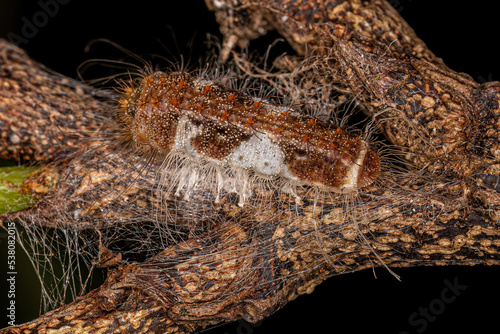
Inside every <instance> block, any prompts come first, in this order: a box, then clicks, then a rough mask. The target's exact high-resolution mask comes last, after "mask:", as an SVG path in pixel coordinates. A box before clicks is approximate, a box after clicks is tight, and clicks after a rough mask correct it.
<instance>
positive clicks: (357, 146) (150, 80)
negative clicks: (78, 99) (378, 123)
mask: <svg viewBox="0 0 500 334" xmlns="http://www.w3.org/2000/svg"><path fill="white" fill-rule="evenodd" d="M120 106H121V107H120V108H119V112H118V115H119V118H120V119H121V121H122V122H123V123H124V125H125V128H126V129H125V131H126V135H127V136H128V138H129V139H131V140H132V141H133V143H135V144H136V145H137V146H138V147H142V148H145V149H146V150H151V149H152V150H153V151H154V152H156V153H160V154H165V155H168V156H170V157H171V156H173V155H176V156H183V157H186V158H187V159H191V160H193V161H195V160H198V162H199V163H200V164H201V165H204V164H212V165H214V166H216V168H215V169H216V180H217V181H216V183H217V198H219V196H220V192H221V191H222V190H225V191H226V192H234V193H237V194H238V195H239V197H240V202H239V204H240V205H243V204H244V203H245V200H246V198H247V197H249V196H251V183H252V182H251V181H250V173H252V175H255V176H257V177H260V178H263V179H277V178H280V179H282V180H286V181H289V182H290V184H296V185H312V186H317V187H320V188H322V189H324V190H327V191H332V192H336V193H349V192H352V191H355V190H357V189H360V188H363V187H365V186H367V185H369V184H371V183H372V182H373V181H374V180H375V179H376V178H377V176H378V175H379V173H380V158H379V156H378V155H377V153H376V152H375V151H373V150H372V149H370V147H369V145H368V143H367V142H366V141H364V140H362V139H361V138H359V137H355V136H352V135H350V134H348V133H347V132H346V131H343V130H342V128H338V127H332V126H331V125H330V124H329V123H327V122H324V121H322V120H320V119H318V118H313V117H310V116H306V115H304V114H301V113H299V112H297V111H294V110H292V109H291V108H285V107H279V106H275V105H273V104H271V103H269V102H266V101H264V100H262V99H257V98H253V97H250V96H248V95H246V94H245V93H243V92H241V91H235V90H230V89H226V88H224V87H222V86H221V85H220V84H218V83H216V82H214V81H209V80H205V79H202V78H199V77H196V76H194V75H190V74H188V73H186V72H174V73H172V74H167V73H165V72H155V73H153V74H151V75H148V76H145V77H144V78H143V79H142V82H141V83H140V84H139V86H138V87H136V88H133V87H127V88H126V89H125V94H124V95H123V98H122V100H121V101H120ZM224 169H225V170H229V171H230V173H229V174H231V175H233V177H232V182H227V181H225V177H226V176H227V175H228V173H227V172H224ZM181 174H182V176H180V177H179V179H178V184H177V189H176V194H177V195H179V194H180V192H181V191H182V190H183V188H184V190H185V194H184V196H185V198H186V199H189V196H190V191H189V187H190V186H189V185H191V186H192V185H194V184H195V183H196V182H197V181H198V179H199V178H200V175H196V172H192V171H190V172H185V173H181ZM235 175H237V176H235ZM292 192H293V191H292Z"/></svg>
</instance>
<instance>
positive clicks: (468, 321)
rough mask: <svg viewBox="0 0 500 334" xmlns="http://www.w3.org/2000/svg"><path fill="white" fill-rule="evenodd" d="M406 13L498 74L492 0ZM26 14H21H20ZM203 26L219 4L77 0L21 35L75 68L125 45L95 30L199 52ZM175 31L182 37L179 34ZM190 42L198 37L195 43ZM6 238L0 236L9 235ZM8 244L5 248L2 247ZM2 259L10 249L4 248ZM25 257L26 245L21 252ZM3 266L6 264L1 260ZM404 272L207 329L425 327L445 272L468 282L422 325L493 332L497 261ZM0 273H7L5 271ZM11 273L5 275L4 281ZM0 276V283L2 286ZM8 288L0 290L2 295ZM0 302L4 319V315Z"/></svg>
mask: <svg viewBox="0 0 500 334" xmlns="http://www.w3.org/2000/svg"><path fill="white" fill-rule="evenodd" d="M393 3H394V4H395V7H397V8H399V11H400V13H401V15H402V16H403V17H404V18H405V19H406V20H407V21H408V22H409V23H410V25H411V26H412V27H413V28H414V29H415V30H416V32H417V34H418V35H419V36H420V37H421V38H422V39H423V40H424V41H425V42H426V43H427V44H428V46H429V47H430V49H431V50H433V51H434V52H435V53H436V54H437V55H438V56H440V57H442V58H443V59H444V60H445V62H446V64H447V65H448V66H449V67H451V68H452V69H454V70H456V71H460V72H466V73H468V74H470V75H471V76H472V77H473V78H474V79H475V80H476V81H479V82H484V81H491V80H496V79H500V68H499V65H498V61H497V58H498V54H497V52H496V48H497V39H498V37H497V34H498V28H497V22H498V18H497V11H496V8H493V7H492V6H493V5H492V3H491V2H486V1H476V2H473V3H471V2H467V6H460V5H458V2H456V1H440V2H439V5H436V2H435V1H430V0H425V1H424V0H413V1H410V0H400V1H399V4H398V3H396V1H394V2H393ZM40 10H41V7H40V5H39V4H38V3H37V1H9V0H5V1H3V0H0V37H6V36H8V34H9V33H11V35H10V36H12V33H15V34H17V35H22V27H23V24H24V22H25V21H26V19H27V20H28V21H31V22H32V20H33V16H34V15H35V14H36V13H37V12H38V11H40ZM23 17H24V18H25V20H24V21H23V19H22V18H23ZM206 33H211V34H213V35H216V36H220V34H219V31H218V26H217V24H216V22H215V20H214V16H213V14H212V13H210V12H208V11H207V10H206V8H205V5H204V3H203V1H201V0H197V1H194V0H190V1H186V0H184V1H150V0H142V1H136V2H133V4H132V5H126V4H124V2H122V1H115V0H108V1H105V2H104V1H97V0H87V1H83V0H71V1H69V2H68V3H67V4H65V5H61V6H60V8H59V9H58V11H57V13H56V15H54V17H51V18H50V19H49V20H48V21H47V23H46V24H45V25H44V26H43V27H40V28H39V29H38V32H37V33H36V34H35V35H34V36H33V37H32V38H29V40H28V41H27V43H23V44H21V47H23V48H24V49H25V50H27V51H28V53H29V54H30V55H31V56H32V57H33V58H34V59H36V60H37V61H39V62H41V63H43V64H45V65H47V66H48V67H50V68H52V69H53V70H55V71H57V72H61V73H63V74H65V75H67V76H69V77H76V69H77V67H78V65H79V64H81V63H82V62H83V61H85V60H87V59H90V58H94V57H98V58H104V59H117V58H119V57H122V56H123V54H120V53H119V52H117V50H116V49H113V48H111V47H109V45H107V46H106V45H102V44H101V45H96V46H94V47H93V48H92V50H91V51H90V52H89V53H84V48H85V46H86V44H87V43H88V42H89V41H91V40H92V39H96V38H107V39H110V40H111V41H113V42H116V43H118V44H120V45H122V46H124V47H126V48H128V49H129V50H131V51H132V52H135V53H137V54H140V55H145V54H158V55H165V56H169V54H174V55H177V56H178V55H179V54H182V55H184V57H185V58H186V59H192V60H194V63H196V59H198V57H199V56H200V55H201V54H203V52H204V50H205V47H204V41H205V39H206V38H205V37H206ZM172 36H175V40H176V42H174V38H173V37H172ZM275 37H277V35H272V34H271V36H268V37H265V38H263V39H262V40H261V41H258V42H255V43H253V44H252V45H251V48H263V47H265V45H267V44H269V42H271V41H272V40H273V39H274V38H275ZM189 45H191V46H189ZM4 240H5V239H0V242H2V243H3V241H4ZM3 249H4V248H3V246H2V252H3ZM0 259H1V260H2V263H1V264H0V268H5V266H4V263H5V262H4V261H3V259H4V254H1V256H0ZM18 261H21V255H19V260H18ZM1 270H2V271H4V270H5V269H1ZM23 270H24V272H20V273H19V275H18V277H17V288H18V292H19V295H18V299H17V319H18V322H24V321H27V320H30V319H32V318H34V317H36V316H37V313H36V312H37V310H38V306H37V305H38V300H39V297H38V295H37V294H36V293H37V292H36V291H37V290H36V285H37V284H38V282H37V280H36V278H35V276H34V273H32V272H29V271H28V269H23ZM395 271H396V272H397V273H398V274H399V275H400V276H401V277H402V280H403V281H402V282H398V281H396V280H395V279H394V278H393V277H392V276H390V275H389V274H388V273H387V272H386V271H385V270H383V269H380V268H379V269H376V273H377V276H378V278H377V279H375V278H374V275H373V273H372V271H369V270H367V271H364V272H359V273H354V274H348V275H343V276H339V277H334V278H330V279H329V280H327V281H326V282H325V283H323V284H321V285H320V286H319V287H317V288H316V290H315V291H314V293H313V294H311V295H306V296H301V297H299V298H298V299H297V300H295V301H294V302H292V303H289V304H288V305H287V306H286V307H285V308H284V309H282V310H280V311H278V312H277V313H276V314H274V315H273V316H271V317H269V318H267V319H265V320H264V322H263V323H262V324H260V325H258V326H250V325H247V324H245V325H244V324H243V323H241V322H240V323H238V322H236V323H232V324H229V325H225V326H221V327H218V328H215V329H212V330H210V331H209V332H210V333H228V334H233V333H234V334H237V333H238V334H239V333H256V334H264V333H298V332H301V331H308V332H309V331H310V332H332V333H333V332H344V331H349V332H352V333H364V332H373V333H382V332H383V333H400V332H402V331H405V330H406V331H408V332H410V333H419V332H422V331H417V330H422V329H423V328H422V327H421V326H420V325H419V326H412V325H411V324H410V323H409V321H408V318H409V316H410V315H411V314H412V313H413V312H418V311H419V307H428V305H429V304H430V303H433V301H435V300H436V299H440V298H441V297H440V296H441V292H442V290H443V289H444V288H445V284H444V283H443V281H444V280H446V279H447V280H448V281H450V282H453V281H454V280H455V279H456V280H457V281H458V283H459V284H461V285H465V286H467V288H466V289H465V290H464V291H462V293H461V295H460V296H458V297H457V298H456V300H455V301H454V302H452V303H450V304H446V305H445V309H444V311H443V312H442V313H441V314H439V315H438V316H437V317H436V319H435V320H433V321H432V322H428V323H427V324H428V326H427V328H425V330H424V331H423V332H425V333H448V332H450V333H451V332H455V333H460V332H465V331H469V330H474V331H475V332H486V331H489V330H490V329H495V328H497V327H498V326H495V325H496V324H497V323H498V321H497V316H498V311H499V309H500V307H499V306H498V300H499V299H500V289H499V288H498V282H499V279H500V269H499V268H498V267H483V266H476V267H442V268H409V269H396V270H395ZM0 277H1V276H0ZM4 282H5V281H4V280H2V284H3V283H4ZM2 284H0V286H2ZM3 291H4V289H1V291H0V293H2V296H0V299H4V298H5V297H4V295H3V294H4V292H3ZM2 314H3V309H2V311H0V316H1V317H0V326H4V325H5V324H6V321H5V317H3V316H2Z"/></svg>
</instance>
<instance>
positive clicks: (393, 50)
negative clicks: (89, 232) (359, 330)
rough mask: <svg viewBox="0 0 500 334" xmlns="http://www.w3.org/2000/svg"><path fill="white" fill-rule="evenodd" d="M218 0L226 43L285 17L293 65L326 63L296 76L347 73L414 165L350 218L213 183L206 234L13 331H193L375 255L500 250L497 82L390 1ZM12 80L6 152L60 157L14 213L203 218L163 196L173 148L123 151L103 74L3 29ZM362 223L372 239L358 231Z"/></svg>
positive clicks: (442, 261) (277, 300)
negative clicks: (38, 49)
mask: <svg viewBox="0 0 500 334" xmlns="http://www.w3.org/2000/svg"><path fill="white" fill-rule="evenodd" d="M208 5H209V7H210V8H212V9H213V10H215V12H216V15H217V18H218V20H219V22H220V23H221V29H222V31H223V33H224V35H225V37H226V40H225V46H226V49H225V50H224V52H225V55H226V56H229V54H230V49H231V48H232V47H233V46H234V45H244V44H245V43H246V41H247V40H249V39H252V38H256V37H258V36H260V35H262V34H263V33H265V31H266V30H267V29H271V28H273V29H277V30H278V32H279V33H280V34H281V35H282V36H284V37H285V38H286V39H287V41H288V42H289V43H290V44H291V45H292V46H293V47H294V48H295V49H296V50H297V54H298V57H295V58H290V59H289V60H287V61H288V62H282V63H281V65H282V67H283V68H284V70H285V71H286V70H287V69H288V70H289V71H292V69H295V68H297V67H300V66H303V64H304V61H306V62H307V61H309V60H308V59H313V61H314V64H315V65H316V66H314V68H313V69H311V71H304V72H301V73H299V74H298V75H303V77H301V78H299V79H300V80H297V82H300V84H301V85H302V87H311V86H318V85H321V84H324V83H325V80H332V79H333V80H335V81H336V82H338V83H339V84H340V85H341V86H342V88H339V90H340V91H341V92H342V94H345V95H355V96H356V98H357V101H358V102H359V104H360V105H362V106H363V107H364V110H365V111H366V113H367V114H369V115H371V117H373V118H374V119H375V121H377V122H378V124H380V126H381V128H382V130H383V132H384V134H385V135H386V137H387V139H388V140H389V141H390V142H391V143H392V144H394V145H396V147H397V150H398V151H399V152H402V155H403V156H404V158H405V159H406V162H407V167H406V168H407V169H408V170H407V171H406V172H399V173H395V172H394V171H393V170H391V169H390V168H388V170H387V171H386V172H385V173H384V176H383V177H382V178H381V179H380V180H379V181H378V182H376V183H375V184H374V185H373V186H371V187H369V188H367V189H365V190H363V191H362V192H360V194H359V201H358V202H357V203H358V204H357V207H356V210H357V211H358V212H362V214H360V215H359V216H358V217H356V219H354V218H353V217H351V216H348V217H347V221H346V216H345V215H344V214H342V203H341V202H336V201H327V202H325V203H321V204H322V208H321V211H320V215H319V214H318V213H317V212H316V211H315V208H314V207H313V205H311V203H313V199H311V198H307V196H311V195H310V194H307V193H305V194H301V195H303V196H304V203H303V204H298V207H299V208H300V210H295V211H290V210H286V209H285V208H284V206H283V205H282V204H283V202H278V201H276V202H273V200H272V198H269V199H266V200H267V202H268V203H271V204H269V206H267V207H266V210H264V211H255V210H253V209H252V206H248V207H244V208H238V207H237V205H234V203H228V204H227V205H224V206H223V207H221V208H218V209H217V210H214V209H213V206H210V205H205V203H209V202H210V200H211V199H210V198H207V196H208V197H209V195H207V194H204V193H200V194H199V198H200V203H201V204H200V207H199V209H198V210H199V211H197V214H199V217H203V218H202V219H203V220H204V221H202V222H200V226H199V228H198V229H197V230H196V231H195V232H193V231H191V233H193V235H190V236H189V237H188V238H185V239H182V240H180V241H179V242H177V243H173V244H171V245H169V246H167V247H165V249H163V250H161V251H159V250H150V251H151V254H154V255H153V256H147V257H146V259H145V260H143V261H142V262H140V263H130V264H121V265H118V266H116V267H113V268H111V269H110V271H109V277H108V279H107V281H106V282H105V283H104V284H103V285H102V286H101V287H100V288H99V289H97V290H94V291H93V292H91V293H89V294H88V295H86V296H84V297H83V298H80V299H78V300H76V301H75V302H73V303H71V304H69V305H66V306H63V307H61V308H60V309H57V310H55V311H52V312H49V313H47V314H45V315H44V316H42V317H40V318H39V319H36V320H34V321H32V322H30V323H27V324H24V325H20V326H16V327H12V328H7V329H5V330H3V332H5V333H21V332H22V331H23V330H27V332H44V331H48V330H49V329H60V330H61V332H64V331H71V332H74V333H88V332H97V331H99V330H105V329H107V330H110V331H111V330H122V332H165V331H167V330H168V332H169V333H174V332H178V333H185V332H190V331H194V330H197V329H201V328H204V327H206V326H208V325H212V324H216V323H219V322H224V321H230V320H234V319H237V318H239V317H242V318H244V319H246V320H248V321H251V322H256V321H258V320H260V319H262V318H264V317H266V316H268V315H270V314H272V313H273V312H275V311H276V310H277V309H279V308H281V307H282V306H283V305H285V304H286V303H287V302H288V301H290V300H292V299H294V298H296V297H297V296H298V295H300V294H303V293H307V292H310V291H312V289H314V287H315V286H316V285H317V284H319V283H321V282H322V281H323V280H324V279H326V278H327V277H329V276H332V275H335V274H339V273H345V272H352V271H357V270H361V269H365V268H368V267H370V266H372V265H373V263H374V262H375V263H377V262H378V261H377V259H376V256H375V254H377V255H378V256H379V257H380V258H381V259H382V260H383V262H384V263H385V264H387V265H389V266H391V267H404V266H411V265H448V264H459V265H473V264H489V265H498V264H500V255H499V247H500V229H499V226H498V223H497V221H498V214H499V212H498V210H499V208H498V205H499V200H500V194H499V191H500V190H499V188H498V186H497V179H498V174H499V168H498V160H499V154H500V153H499V152H500V151H499V146H498V145H499V142H498V138H500V136H499V135H498V128H499V126H500V123H498V119H499V117H498V112H499V104H498V101H499V99H500V91H499V89H500V87H499V86H498V85H497V84H496V83H489V84H485V85H478V84H477V83H475V82H474V81H473V80H471V79H470V78H468V77H467V76H465V75H462V74H457V73H454V72H453V71H451V70H449V69H448V68H447V67H446V66H444V65H443V64H442V62H441V60H440V59H438V58H436V57H435V56H434V55H433V54H432V53H431V52H430V51H429V50H428V49H427V48H426V47H425V45H424V43H423V42H422V41H421V40H419V39H418V38H417V37H416V36H415V34H414V32H413V31H412V30H411V28H410V27H408V25H407V24H406V23H405V22H404V21H403V20H402V19H401V18H400V17H399V15H398V14H397V13H396V12H395V11H394V10H393V9H392V8H391V7H390V5H389V4H388V3H386V2H385V1H370V2H366V1H364V2H362V1H354V0H352V1H336V2H333V1H332V2H329V1H325V2H316V1H310V2H307V3H304V2H302V1H297V2H294V1H272V2H267V1H266V2H262V3H261V2H258V1H241V2H240V3H238V4H235V2H234V1H228V3H227V4H226V5H222V1H217V6H215V5H214V3H212V2H209V3H208ZM285 16H286V20H285V19H284V17H285ZM318 52H319V54H320V55H321V57H318V56H317V55H318ZM236 56H237V55H235V57H236ZM242 64H243V66H245V65H248V63H247V62H246V60H242ZM306 67H307V66H306ZM318 72H320V73H321V74H323V75H319V76H318V75H316V74H318ZM0 83H1V87H2V89H1V91H0V110H1V111H2V113H1V114H0V126H1V128H2V130H1V131H2V132H1V138H2V148H1V155H2V157H4V158H15V159H22V160H23V161H33V160H40V159H46V158H48V159H52V161H53V163H51V164H48V165H47V167H44V168H43V169H42V170H41V171H40V172H39V173H38V174H37V175H35V176H33V177H32V178H31V179H30V180H29V181H27V182H26V187H27V188H28V189H30V191H32V192H36V193H38V194H39V195H40V201H39V202H38V203H37V204H36V205H35V206H34V207H33V208H32V209H30V210H27V211H24V212H20V213H17V214H11V215H8V216H3V217H1V218H2V219H3V220H6V219H12V220H18V221H21V222H27V221H32V222H34V223H37V224H40V225H44V226H52V227H53V226H55V227H60V228H68V226H69V227H71V228H73V229H82V230H83V229H85V228H100V229H105V228H107V227H116V226H120V225H134V224H147V223H152V224H153V223H154V222H155V221H156V218H157V216H152V215H151V212H159V214H160V215H168V212H169V210H176V212H178V213H179V212H180V214H179V215H178V216H177V217H179V221H178V226H179V231H182V228H183V226H187V225H188V224H189V223H190V222H189V221H188V219H189V218H188V217H187V214H186V215H185V217H186V218H185V219H186V221H185V222H184V221H183V219H182V217H184V216H183V214H182V213H183V212H184V211H183V208H184V207H185V205H186V203H183V201H182V200H180V199H177V198H172V199H167V202H166V205H165V206H160V207H158V205H157V203H158V202H157V199H156V198H155V196H157V192H155V189H156V188H157V184H156V182H157V178H156V176H155V173H154V170H155V167H157V166H158V164H160V163H161V162H156V161H153V162H151V163H146V162H142V160H141V159H140V158H139V157H137V156H136V155H135V154H134V153H133V152H132V151H127V149H120V150H117V145H116V140H115V139H114V135H113V134H114V133H115V132H116V131H118V130H116V129H115V126H114V125H113V124H114V122H113V116H112V115H108V114H109V113H108V112H107V110H109V109H110V103H109V102H106V101H104V102H103V101H99V100H97V99H96V96H93V95H92V92H93V90H92V89H91V88H89V87H87V86H84V85H82V84H79V83H77V82H73V81H71V80H68V79H65V78H62V77H60V76H58V75H57V74H48V73H47V72H46V71H45V70H44V69H43V68H41V67H39V66H38V65H35V64H33V63H32V62H31V61H30V60H29V59H28V58H27V57H26V56H25V55H24V54H23V53H22V51H20V50H19V49H17V48H15V47H12V46H10V45H8V44H7V43H5V42H3V41H0ZM42 83H43V84H42ZM304 89H306V88H304ZM75 119H76V121H75ZM54 124H55V127H54ZM23 129H24V131H23ZM28 129H29V130H28ZM61 129H62V130H61ZM97 129H99V132H95V131H96V130H97ZM27 133H31V134H32V135H31V136H29V135H27ZM94 134H98V136H97V137H95V136H94ZM103 134H104V135H103ZM54 141H57V143H58V145H55V142H54ZM4 143H5V144H4ZM89 146H90V147H91V148H92V149H90V150H89V149H88V148H89ZM56 147H60V148H56ZM47 152H49V154H46V153H47ZM61 162H65V163H64V164H63V163H61ZM142 166H144V167H147V168H144V171H143V172H141V173H140V174H138V173H135V174H134V173H133V172H131V171H138V170H143V168H142ZM52 179H57V180H58V182H57V184H56V186H55V188H54V189H53V190H52V191H50V189H48V188H47V187H46V186H43V185H45V184H47V183H48V181H47V180H52ZM130 184H132V186H130ZM40 185H42V187H41V186H40ZM110 189H111V190H113V191H110ZM139 190H141V191H139ZM118 199H119V200H118ZM56 203H57V206H56V208H57V209H56V210H55V209H54V207H55V204H56ZM273 203H274V204H273ZM158 210H159V211H158ZM214 222H216V223H215V224H214ZM315 224H317V227H319V228H315ZM206 226H210V229H207V228H206ZM361 234H362V235H365V236H366V238H367V240H368V241H366V242H359V236H360V235H361ZM368 243H369V244H370V245H371V247H372V248H373V249H374V250H375V252H376V253H375V252H374V251H373V250H372V249H371V248H370V247H368V246H367V244H368ZM325 258H328V259H329V260H328V261H325ZM101 260H102V262H103V263H104V262H106V261H105V259H103V258H102V259H101Z"/></svg>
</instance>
